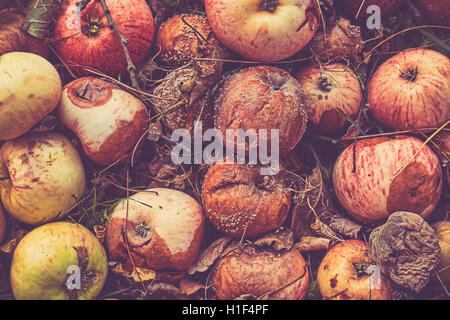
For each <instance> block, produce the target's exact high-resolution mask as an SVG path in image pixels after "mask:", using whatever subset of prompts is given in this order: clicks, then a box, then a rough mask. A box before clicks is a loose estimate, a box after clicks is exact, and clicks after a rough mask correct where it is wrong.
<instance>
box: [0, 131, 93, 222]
mask: <svg viewBox="0 0 450 320" xmlns="http://www.w3.org/2000/svg"><path fill="white" fill-rule="evenodd" d="M85 184H86V178H85V173H84V168H83V163H82V162H81V159H80V155H79V154H78V151H77V150H76V149H75V147H74V146H73V145H72V143H71V142H70V141H69V139H67V138H66V137H64V136H63V135H61V134H58V133H51V132H47V133H34V134H28V135H25V136H22V137H20V138H17V139H14V140H10V141H6V142H5V143H4V144H3V145H2V147H1V148H0V198H1V200H2V203H3V205H4V207H5V209H6V210H7V211H8V212H9V213H10V214H11V215H12V216H14V217H15V218H16V219H18V220H20V221H22V222H25V223H28V224H40V223H44V222H48V221H51V220H55V219H57V218H61V217H63V216H64V215H66V214H67V213H68V211H70V209H72V208H73V206H74V205H75V204H76V203H77V201H79V200H80V199H81V197H82V195H83V190H84V187H85Z"/></svg>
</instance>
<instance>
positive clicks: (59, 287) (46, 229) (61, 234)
mask: <svg viewBox="0 0 450 320" xmlns="http://www.w3.org/2000/svg"><path fill="white" fill-rule="evenodd" d="M77 271H78V272H77ZM107 274H108V260H107V257H106V252H105V249H104V248H103V246H102V245H101V243H100V241H99V240H98V239H97V238H96V237H95V236H94V235H93V234H92V233H91V232H90V231H89V230H88V229H86V228H85V227H83V226H82V225H80V224H74V223H70V222H53V223H48V224H45V225H43V226H40V227H38V228H36V229H34V230H32V231H31V232H29V233H28V234H26V235H25V237H24V238H23V239H22V240H21V241H20V242H19V244H18V246H17V248H16V249H15V251H14V255H13V259H12V263H11V271H10V275H11V288H12V291H13V293H14V297H15V298H16V299H17V300H93V299H95V298H96V297H97V296H98V294H99V293H100V291H101V290H102V288H103V285H104V283H105V281H106V277H107ZM76 277H79V278H78V279H77V278H76ZM78 285H79V286H78Z"/></svg>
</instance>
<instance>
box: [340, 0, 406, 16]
mask: <svg viewBox="0 0 450 320" xmlns="http://www.w3.org/2000/svg"><path fill="white" fill-rule="evenodd" d="M404 2H405V0H336V1H335V3H336V7H337V8H339V9H340V10H341V11H342V12H344V13H345V15H346V16H347V17H348V18H350V19H355V18H356V15H357V14H358V11H360V13H359V15H358V19H360V20H362V19H366V18H367V17H368V14H367V8H368V7H369V6H371V5H377V6H378V7H379V8H380V10H381V17H382V18H385V17H389V16H390V15H391V14H392V13H393V12H394V11H395V10H397V9H398V8H400V7H401V6H402V5H403V3H404ZM361 5H362V8H361ZM360 8H361V10H360Z"/></svg>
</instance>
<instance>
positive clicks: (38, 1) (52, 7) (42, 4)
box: [23, 0, 59, 39]
mask: <svg viewBox="0 0 450 320" xmlns="http://www.w3.org/2000/svg"><path fill="white" fill-rule="evenodd" d="M58 4H59V0H32V1H31V2H30V4H29V5H28V7H27V15H26V17H25V23H24V25H23V28H24V30H25V31H26V32H28V33H29V34H30V35H32V36H33V37H35V38H39V39H43V38H45V37H46V36H47V35H48V32H49V29H50V25H51V23H52V20H53V18H54V16H55V15H56V13H57V10H58V7H59V6H58Z"/></svg>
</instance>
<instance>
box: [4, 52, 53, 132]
mask: <svg viewBox="0 0 450 320" xmlns="http://www.w3.org/2000/svg"><path fill="white" fill-rule="evenodd" d="M60 96H61V79H60V77H59V74H58V72H57V71H56V69H55V68H54V67H53V65H52V64H51V63H50V62H48V61H47V60H45V59H44V58H42V57H41V56H38V55H37V54H34V53H28V52H10V53H6V54H4V55H2V56H0V140H10V139H14V138H17V137H19V136H21V135H23V134H24V133H26V132H27V131H28V130H30V129H31V128H32V127H33V126H34V125H35V124H37V123H38V122H39V121H40V120H42V119H43V118H44V117H45V116H46V115H48V114H49V113H50V112H52V111H53V110H54V109H55V108H56V106H57V104H58V101H59V98H60Z"/></svg>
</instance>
